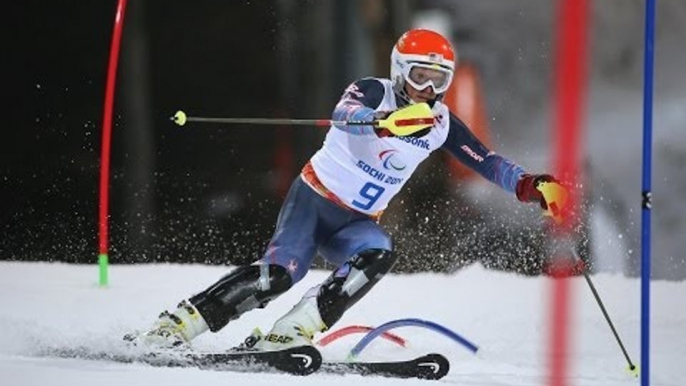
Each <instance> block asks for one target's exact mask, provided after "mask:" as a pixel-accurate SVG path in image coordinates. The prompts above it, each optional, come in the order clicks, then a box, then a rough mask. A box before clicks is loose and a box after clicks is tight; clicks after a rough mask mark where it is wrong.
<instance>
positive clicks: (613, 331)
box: [570, 247, 637, 373]
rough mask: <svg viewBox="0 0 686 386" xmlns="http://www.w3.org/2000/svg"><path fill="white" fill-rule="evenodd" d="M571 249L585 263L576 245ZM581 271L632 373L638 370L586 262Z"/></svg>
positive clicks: (575, 256)
mask: <svg viewBox="0 0 686 386" xmlns="http://www.w3.org/2000/svg"><path fill="white" fill-rule="evenodd" d="M570 250H571V251H572V255H573V256H574V258H575V259H577V260H578V261H580V262H581V263H583V260H581V257H580V256H579V254H578V253H577V252H576V249H574V247H571V248H570ZM581 268H582V269H581V273H583V274H584V278H585V279H586V283H588V286H589V287H590V288H591V292H593V297H595V300H596V302H597V303H598V306H600V310H601V311H602V312H603V315H604V316H605V320H607V324H608V325H610V329H611V330H612V334H613V335H614V336H615V339H616V340H617V343H618V344H619V348H620V349H622V353H623V354H624V358H626V361H627V363H628V364H629V371H631V372H632V373H635V372H636V370H637V369H636V365H634V364H633V362H632V361H631V358H630V357H629V354H628V353H627V351H626V348H624V344H623V343H622V339H621V338H620V337H619V333H617V330H616V329H615V326H614V324H613V323H612V320H611V319H610V315H609V314H608V313H607V310H606V309H605V305H603V301H602V300H601V299H600V294H598V291H597V290H596V288H595V285H593V282H592V281H591V277H590V276H588V273H587V272H586V266H585V264H584V265H583V266H582V267H581Z"/></svg>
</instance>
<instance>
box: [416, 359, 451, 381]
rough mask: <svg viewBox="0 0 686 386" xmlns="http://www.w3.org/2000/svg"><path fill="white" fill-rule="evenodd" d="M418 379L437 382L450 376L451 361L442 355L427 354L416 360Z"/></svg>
mask: <svg viewBox="0 0 686 386" xmlns="http://www.w3.org/2000/svg"><path fill="white" fill-rule="evenodd" d="M414 362H415V363H416V365H417V369H418V371H417V378H420V379H431V380H437V379H441V378H443V377H445V376H446V375H448V372H449V371H450V361H449V360H448V358H446V357H444V356H443V355H441V354H427V355H424V356H422V357H419V358H417V359H415V361H414Z"/></svg>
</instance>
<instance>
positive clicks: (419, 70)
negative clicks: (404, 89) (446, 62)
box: [405, 63, 453, 94]
mask: <svg viewBox="0 0 686 386" xmlns="http://www.w3.org/2000/svg"><path fill="white" fill-rule="evenodd" d="M452 78H453V72H452V71H450V70H448V69H447V68H444V67H440V66H438V65H435V64H421V63H414V64H412V65H410V66H409V71H408V73H407V74H406V75H405V80H406V81H407V82H408V83H409V84H410V85H411V86H412V87H414V88H415V89H416V90H424V89H425V88H427V87H429V86H431V87H433V89H434V92H435V93H436V94H443V93H444V92H446V91H447V90H448V87H450V82H451V81H452Z"/></svg>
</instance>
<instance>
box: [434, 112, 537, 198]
mask: <svg viewBox="0 0 686 386" xmlns="http://www.w3.org/2000/svg"><path fill="white" fill-rule="evenodd" d="M449 130H450V131H449V133H448V138H447V139H446V141H445V143H444V144H443V148H444V149H445V150H447V151H448V152H449V153H450V154H452V155H453V156H454V157H455V158H457V159H458V160H459V161H460V162H461V163H463V164H464V165H466V166H467V167H469V168H470V169H472V170H474V171H476V172H477V173H479V174H481V175H482V176H483V177H484V178H486V179H487V180H489V181H491V182H493V183H495V184H496V185H498V186H500V187H501V188H503V189H505V190H506V191H508V192H511V193H514V192H515V190H516V188H517V181H519V179H520V178H521V176H522V174H525V173H526V172H525V171H524V169H523V168H522V167H521V166H519V165H517V164H516V163H514V162H512V161H510V160H509V159H507V158H505V157H503V156H500V155H498V154H496V153H495V152H493V151H491V150H489V149H488V148H487V147H486V146H485V145H484V144H483V143H481V141H479V139H478V138H476V137H475V136H474V134H472V132H471V131H470V130H469V128H468V127H467V125H465V123H464V122H462V121H461V120H460V119H459V118H457V117H456V116H455V115H454V114H452V113H451V114H450V126H449Z"/></svg>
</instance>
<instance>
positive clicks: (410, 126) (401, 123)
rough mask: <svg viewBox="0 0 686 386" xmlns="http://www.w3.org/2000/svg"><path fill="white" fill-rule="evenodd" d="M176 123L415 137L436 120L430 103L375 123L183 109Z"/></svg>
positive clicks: (395, 113)
mask: <svg viewBox="0 0 686 386" xmlns="http://www.w3.org/2000/svg"><path fill="white" fill-rule="evenodd" d="M171 120H172V122H174V123H176V124H177V125H179V126H183V125H185V124H186V123H187V122H204V123H223V124H232V123H239V124H245V125H291V126H292V125H297V126H318V127H329V126H332V125H333V126H338V127H342V126H374V127H376V128H380V129H387V130H388V131H390V132H391V133H392V134H394V135H397V136H407V135H412V134H414V133H416V132H418V131H420V130H424V129H426V128H429V127H431V126H433V125H434V123H435V119H434V116H433V112H432V111H431V107H429V105H428V104H426V103H416V104H413V105H409V106H405V107H402V108H400V109H398V110H396V111H394V112H392V113H390V114H389V115H388V117H386V118H384V119H378V120H374V121H359V120H358V121H334V120H331V119H290V118H217V117H193V116H188V115H186V113H184V112H183V111H181V110H179V111H177V112H176V114H174V115H173V116H172V117H171Z"/></svg>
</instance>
